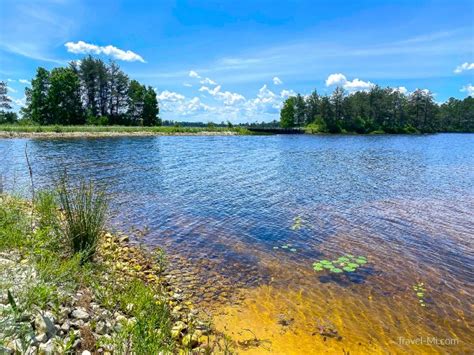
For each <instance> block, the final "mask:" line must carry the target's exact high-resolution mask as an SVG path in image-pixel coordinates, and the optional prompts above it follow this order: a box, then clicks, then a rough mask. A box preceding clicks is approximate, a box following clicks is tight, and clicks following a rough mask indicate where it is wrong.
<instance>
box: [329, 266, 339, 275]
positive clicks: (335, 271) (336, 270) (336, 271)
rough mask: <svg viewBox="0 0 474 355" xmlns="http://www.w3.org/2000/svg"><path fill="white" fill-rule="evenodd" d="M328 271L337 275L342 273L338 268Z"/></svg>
mask: <svg viewBox="0 0 474 355" xmlns="http://www.w3.org/2000/svg"><path fill="white" fill-rule="evenodd" d="M329 271H331V272H334V273H335V274H339V273H341V272H342V270H341V269H339V268H337V267H333V268H332V269H331V270H329Z"/></svg>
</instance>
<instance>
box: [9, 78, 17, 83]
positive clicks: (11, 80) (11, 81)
mask: <svg viewBox="0 0 474 355" xmlns="http://www.w3.org/2000/svg"><path fill="white" fill-rule="evenodd" d="M7 81H8V82H9V83H14V82H15V81H16V80H15V79H10V78H8V79H7Z"/></svg>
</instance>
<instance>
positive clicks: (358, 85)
mask: <svg viewBox="0 0 474 355" xmlns="http://www.w3.org/2000/svg"><path fill="white" fill-rule="evenodd" d="M374 85H375V84H373V83H371V82H370V81H363V80H360V79H357V78H356V79H354V80H352V81H346V82H345V83H344V84H343V85H342V87H343V88H344V89H346V90H349V91H362V90H369V89H370V88H371V87H373V86H374Z"/></svg>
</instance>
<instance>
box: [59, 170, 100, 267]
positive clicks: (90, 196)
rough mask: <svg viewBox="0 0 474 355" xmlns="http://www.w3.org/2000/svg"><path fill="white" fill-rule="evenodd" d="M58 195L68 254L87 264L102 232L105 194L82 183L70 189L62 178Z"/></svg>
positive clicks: (86, 183) (65, 179)
mask: <svg viewBox="0 0 474 355" xmlns="http://www.w3.org/2000/svg"><path fill="white" fill-rule="evenodd" d="M58 195H59V205H60V207H61V209H62V212H63V214H64V223H63V224H62V225H63V233H64V236H65V238H66V240H67V242H68V244H69V245H70V247H71V249H72V251H73V252H74V253H75V254H80V255H81V262H82V263H85V262H87V261H90V260H91V259H92V257H93V256H94V254H95V252H96V249H97V244H98V242H99V239H100V236H101V234H102V232H103V230H104V225H105V218H106V212H107V206H108V201H107V198H106V195H105V191H104V190H102V189H98V188H96V187H95V186H94V185H93V183H92V182H90V181H89V182H86V181H84V180H82V181H81V182H80V183H79V185H78V186H76V187H73V186H71V185H70V184H69V183H68V181H67V178H66V177H63V178H62V179H61V181H60V183H59V186H58Z"/></svg>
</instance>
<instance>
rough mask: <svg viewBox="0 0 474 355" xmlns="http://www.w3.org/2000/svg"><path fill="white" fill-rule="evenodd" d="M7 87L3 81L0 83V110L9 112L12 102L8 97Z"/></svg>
mask: <svg viewBox="0 0 474 355" xmlns="http://www.w3.org/2000/svg"><path fill="white" fill-rule="evenodd" d="M7 94H8V86H7V83H6V82H4V81H0V108H4V109H7V110H11V108H12V106H11V102H12V100H11V99H10V98H9V97H8V95H7Z"/></svg>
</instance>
